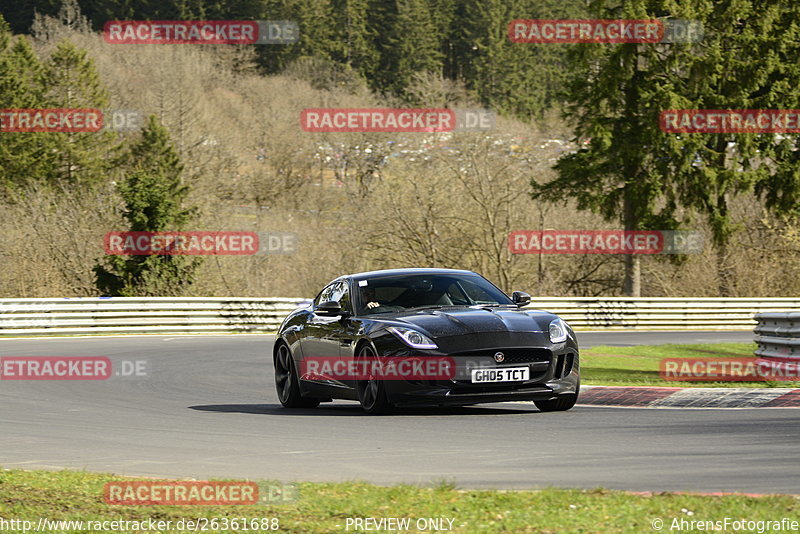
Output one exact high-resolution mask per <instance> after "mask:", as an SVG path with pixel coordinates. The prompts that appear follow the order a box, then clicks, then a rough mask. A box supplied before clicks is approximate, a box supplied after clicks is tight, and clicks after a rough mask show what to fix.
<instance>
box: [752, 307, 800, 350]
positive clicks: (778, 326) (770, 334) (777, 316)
mask: <svg viewBox="0 0 800 534" xmlns="http://www.w3.org/2000/svg"><path fill="white" fill-rule="evenodd" d="M756 320H757V321H758V325H757V326H756V327H755V329H754V330H753V331H754V332H755V333H756V337H755V341H756V344H757V345H758V348H757V349H756V356H758V357H759V358H763V359H765V360H771V361H773V362H776V361H780V362H792V361H793V360H794V361H795V362H796V363H800V312H791V311H786V312H765V313H757V314H756Z"/></svg>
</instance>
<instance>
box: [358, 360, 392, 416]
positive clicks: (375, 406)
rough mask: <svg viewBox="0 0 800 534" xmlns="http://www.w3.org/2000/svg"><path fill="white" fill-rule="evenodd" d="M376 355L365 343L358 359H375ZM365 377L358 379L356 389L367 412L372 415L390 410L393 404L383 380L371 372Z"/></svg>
mask: <svg viewBox="0 0 800 534" xmlns="http://www.w3.org/2000/svg"><path fill="white" fill-rule="evenodd" d="M376 357H377V355H376V354H375V351H374V350H372V347H370V346H369V345H364V346H362V347H361V349H360V350H359V351H358V357H357V358H356V360H357V361H358V360H373V359H375V358H376ZM365 378H366V380H358V381H357V382H356V390H357V392H358V400H359V402H360V403H361V407H362V408H363V409H364V411H365V412H367V413H368V414H372V415H376V414H382V413H386V412H388V411H389V409H390V408H391V405H390V404H389V401H388V400H387V399H386V389H385V388H384V386H383V381H382V380H380V379H379V378H378V377H376V376H374V374H373V373H371V372H370V373H369V374H368V376H366V377H365Z"/></svg>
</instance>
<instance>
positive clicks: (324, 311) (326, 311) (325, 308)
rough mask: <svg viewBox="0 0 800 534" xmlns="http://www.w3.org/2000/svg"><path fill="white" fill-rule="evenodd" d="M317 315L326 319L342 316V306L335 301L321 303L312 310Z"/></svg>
mask: <svg viewBox="0 0 800 534" xmlns="http://www.w3.org/2000/svg"><path fill="white" fill-rule="evenodd" d="M314 313H316V314H317V315H324V316H326V317H333V316H335V315H342V306H341V304H339V303H338V302H336V301H335V300H329V301H326V302H321V303H320V305H319V306H317V308H316V309H315V310H314Z"/></svg>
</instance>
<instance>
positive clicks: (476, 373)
mask: <svg viewBox="0 0 800 534" xmlns="http://www.w3.org/2000/svg"><path fill="white" fill-rule="evenodd" d="M530 374H531V369H530V367H502V368H497V369H473V370H472V383H473V384H478V383H484V382H522V381H525V380H530Z"/></svg>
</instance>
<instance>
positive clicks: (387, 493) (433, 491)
mask: <svg viewBox="0 0 800 534" xmlns="http://www.w3.org/2000/svg"><path fill="white" fill-rule="evenodd" d="M113 480H120V477H114V476H112V475H103V474H90V473H84V472H74V471H60V472H49V471H21V470H4V471H0V517H1V518H3V519H6V520H8V519H21V520H29V521H32V522H33V524H34V526H35V525H36V523H37V522H38V521H39V518H40V517H45V518H48V519H50V520H83V521H89V520H91V521H102V520H118V519H123V520H130V521H141V520H146V519H148V518H154V519H163V520H172V521H177V520H180V519H196V518H199V517H206V518H222V517H229V518H235V517H238V518H241V517H245V518H264V517H267V518H271V517H277V518H278V519H279V521H280V532H295V533H311V534H313V533H332V532H347V530H345V527H346V519H347V518H348V517H351V518H352V517H373V518H376V519H380V518H387V517H395V518H406V517H407V518H411V519H412V525H413V522H414V521H416V520H417V519H418V518H429V517H435V518H450V519H454V521H453V530H452V532H458V533H470V534H471V533H481V532H514V533H556V532H559V533H561V532H568V533H569V532H586V533H594V532H610V533H614V532H655V530H653V529H652V528H651V525H652V521H653V520H654V519H660V520H662V521H664V531H669V526H670V525H671V523H672V521H673V520H674V519H676V518H677V520H680V519H681V518H682V519H684V520H687V521H688V520H712V521H713V520H723V519H724V518H725V517H730V518H736V519H738V518H746V519H748V520H753V521H758V520H775V519H780V518H783V517H788V518H798V517H799V516H800V498H798V497H796V496H786V495H772V496H764V497H751V496H745V495H726V496H701V495H681V494H673V493H662V494H654V495H638V494H629V493H626V492H621V491H609V490H603V489H595V490H569V489H544V490H541V491H535V490H530V491H527V490H526V491H491V490H480V491H478V490H469V491H462V490H458V489H456V488H455V487H454V486H453V485H452V484H449V483H440V484H439V485H437V486H435V487H427V488H423V487H417V486H409V485H398V486H392V487H381V486H374V485H371V484H366V483H363V482H350V483H336V484H333V483H331V484H320V483H300V484H298V485H297V486H298V488H299V499H297V500H296V501H294V502H291V503H285V504H273V505H250V506H228V507H208V506H110V505H107V504H105V502H104V501H103V484H104V483H105V482H109V481H113ZM444 524H445V526H446V525H447V522H445V523H444ZM20 531H21V530H20ZM410 531H411V532H417V530H416V528H412V529H411V530H410ZM677 531H678V530H673V532H677ZM680 531H681V532H692V531H694V530H691V529H681V530H680ZM697 531H700V530H697ZM733 531H734V530H732V529H729V530H728V532H733ZM770 531H771V530H767V532H770ZM59 532H66V533H74V532H89V531H88V530H70V529H61V530H59ZM117 532H119V531H117ZM151 532H154V531H151ZM172 532H175V531H172ZM205 532H229V531H222V530H213V529H209V530H206V531H205ZM238 532H245V531H244V530H241V529H240V530H239V531H238ZM248 532H263V531H254V530H250V531H248ZM349 532H354V529H353V528H352V527H351V529H350V530H349Z"/></svg>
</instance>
